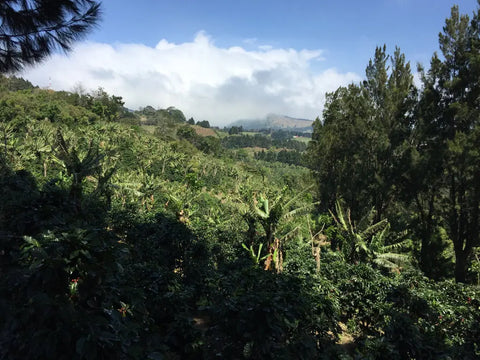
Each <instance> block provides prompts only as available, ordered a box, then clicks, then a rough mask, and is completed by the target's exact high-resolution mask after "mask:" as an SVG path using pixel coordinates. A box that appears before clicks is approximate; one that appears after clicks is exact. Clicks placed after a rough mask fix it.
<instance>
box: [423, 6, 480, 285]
mask: <svg viewBox="0 0 480 360" xmlns="http://www.w3.org/2000/svg"><path fill="white" fill-rule="evenodd" d="M479 24H480V10H477V12H476V13H475V14H474V16H473V18H472V19H471V20H470V18H469V16H467V15H460V14H459V11H458V7H457V6H454V7H453V8H452V11H451V16H450V18H448V19H447V20H446V23H445V26H444V28H443V33H440V34H439V43H440V50H441V55H442V57H439V56H438V55H437V54H435V55H434V56H433V57H432V60H431V66H430V70H429V71H428V73H426V74H425V73H424V74H423V83H424V91H423V93H422V97H421V101H420V107H419V116H418V121H417V124H416V129H417V131H418V133H419V136H418V140H417V149H418V152H419V154H420V158H421V162H423V163H424V164H426V169H427V171H424V172H423V174H424V179H425V181H423V183H424V191H423V196H425V193H429V194H430V195H429V202H430V205H429V216H430V217H432V218H433V216H435V215H436V217H437V218H438V217H440V218H442V219H444V222H445V226H446V228H447V231H448V235H449V238H450V239H451V240H452V242H453V247H454V251H455V279H456V280H457V281H459V282H464V281H465V280H466V269H467V265H468V260H469V257H470V256H471V255H472V251H473V248H474V247H475V246H479V245H480V238H479V230H480V229H479V220H480V166H479V164H480V153H479V151H478V149H479V148H480V84H479V78H480V27H479ZM435 204H437V210H436V211H435ZM425 256H427V254H425Z"/></svg>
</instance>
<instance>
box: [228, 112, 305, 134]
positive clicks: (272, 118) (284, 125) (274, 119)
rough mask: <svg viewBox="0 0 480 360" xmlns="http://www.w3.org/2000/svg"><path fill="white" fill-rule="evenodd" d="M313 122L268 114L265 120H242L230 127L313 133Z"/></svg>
mask: <svg viewBox="0 0 480 360" xmlns="http://www.w3.org/2000/svg"><path fill="white" fill-rule="evenodd" d="M312 124H313V121H312V120H308V119H299V118H294V117H290V116H285V115H278V114H268V115H267V116H266V117H265V118H263V119H240V120H236V121H234V122H232V123H231V124H230V126H242V127H243V128H244V129H245V130H259V129H285V130H287V129H288V130H298V131H303V132H311V131H312Z"/></svg>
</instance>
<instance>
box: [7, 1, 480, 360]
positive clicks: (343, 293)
mask: <svg viewBox="0 0 480 360" xmlns="http://www.w3.org/2000/svg"><path fill="white" fill-rule="evenodd" d="M479 15H480V14H478V13H477V14H475V16H474V18H473V20H472V21H471V22H470V20H469V19H468V17H466V16H460V15H459V14H458V10H457V8H453V10H452V17H451V18H450V19H449V20H447V25H446V27H445V31H444V34H443V35H442V36H441V38H440V39H441V50H442V52H443V56H444V57H443V58H442V59H441V58H439V57H438V56H436V55H435V56H434V57H433V59H432V64H431V67H430V70H429V71H428V72H424V73H423V80H422V81H423V87H422V88H420V89H417V88H416V87H415V85H414V83H413V78H412V75H411V72H410V66H409V64H408V62H406V61H405V57H404V56H403V55H402V54H401V53H400V51H399V50H396V51H395V52H394V54H393V56H392V57H391V60H392V67H391V69H389V68H388V66H387V62H388V60H389V58H390V57H389V56H388V55H387V54H386V49H385V48H384V47H383V48H378V49H377V51H376V52H375V56H374V59H373V60H372V61H371V63H370V64H369V65H368V67H367V80H366V81H365V82H364V83H362V84H358V85H355V84H352V85H350V86H348V87H346V88H340V89H338V90H337V91H336V92H334V93H332V94H329V95H328V100H327V104H326V106H325V112H324V116H323V121H320V120H317V121H316V122H315V126H314V133H313V135H312V141H311V142H310V143H309V145H308V148H307V150H306V151H304V150H305V143H303V142H299V141H297V140H296V139H293V136H292V134H288V133H281V132H270V133H268V134H267V133H257V134H246V133H244V132H243V131H241V130H243V129H235V130H234V131H230V133H228V132H227V131H220V130H218V129H212V128H210V124H208V121H201V122H197V123H196V122H195V120H193V119H190V120H186V118H185V116H184V115H183V113H182V112H181V111H180V110H179V109H175V108H173V107H170V108H167V109H154V108H153V107H151V106H147V107H145V108H143V109H141V110H138V111H129V110H128V109H125V108H124V107H123V101H122V98H121V97H119V96H114V95H110V94H107V93H106V92H105V91H104V90H102V89H98V90H97V91H94V92H92V93H90V94H87V93H85V92H83V91H77V92H74V93H70V92H54V91H50V90H42V89H38V88H34V87H33V86H32V84H30V83H28V82H27V81H24V80H23V79H19V78H14V77H10V78H7V77H4V76H2V77H1V78H0V138H1V146H0V189H1V192H0V311H1V313H2V317H0V358H2V359H50V358H55V359H57V358H58V359H63V358H64V359H93V358H100V359H184V358H187V359H189V358H191V359H198V358H206V359H210V358H246V359H314V358H325V359H329V358H332V359H337V358H342V359H354V358H359V359H413V358H415V359H448V358H450V359H474V358H478V357H479V356H480V343H479V339H480V328H479V326H478V324H480V290H479V288H478V285H479V283H480V280H479V277H480V267H479V262H478V249H477V247H478V245H479V243H478V236H479V235H478V231H477V230H478V220H479V219H478V217H479V210H480V208H479V201H480V188H479V186H480V179H479V176H480V168H479V164H480V162H479V161H478V160H480V159H478V156H479V152H478V149H480V143H479V139H480V137H479V134H480V133H479V124H478V119H479V114H478V111H479V110H478V109H479V104H478V101H479V94H480V92H479V90H480V89H479V84H478V78H480V77H479V76H478V75H480V74H479V73H478V70H479V69H480V68H479V67H478V64H479V59H480V56H479V54H480V49H479V48H478V45H479V44H480V42H479V39H480V36H479V33H478V29H479V28H478V23H479V20H480V18H479ZM195 124H197V125H195ZM207 125H208V126H207ZM230 130H231V129H230ZM260 142H261V145H260ZM252 147H253V149H252ZM258 148H262V149H260V150H259V149H258ZM292 154H295V155H292ZM294 156H296V157H295V158H294ZM282 159H283V160H282ZM292 159H293V160H292ZM292 164H295V165H292ZM299 164H308V166H309V167H310V168H311V169H307V168H306V167H304V166H298V165H299ZM454 279H456V280H457V281H454Z"/></svg>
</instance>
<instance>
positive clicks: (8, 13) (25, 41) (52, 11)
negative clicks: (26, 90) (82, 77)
mask: <svg viewBox="0 0 480 360" xmlns="http://www.w3.org/2000/svg"><path fill="white" fill-rule="evenodd" d="M99 18H100V3H99V2H98V1H94V0H2V1H1V2H0V73H7V72H13V71H17V70H20V69H21V68H22V67H24V66H25V65H30V64H34V63H37V62H38V61H41V60H42V59H44V58H45V57H47V56H48V55H50V54H51V53H52V52H53V51H54V50H55V49H57V48H59V49H62V50H64V51H68V50H70V47H71V45H72V43H73V42H74V41H76V40H78V39H80V38H82V37H83V36H84V35H85V34H86V32H87V31H89V30H91V29H92V27H94V26H95V25H96V23H97V22H98V20H99Z"/></svg>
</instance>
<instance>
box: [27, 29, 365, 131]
mask: <svg viewBox="0 0 480 360" xmlns="http://www.w3.org/2000/svg"><path fill="white" fill-rule="evenodd" d="M321 59H322V51H321V50H300V51H298V50H294V49H282V48H273V47H258V49H257V50H254V51H249V50H245V49H244V48H242V47H239V46H234V47H230V48H221V47H218V46H216V45H215V44H214V42H213V41H212V39H211V38H210V37H209V36H208V35H206V34H205V33H204V32H199V33H198V34H197V35H196V36H195V38H194V40H193V41H192V42H186V43H182V44H174V43H170V42H168V41H167V40H165V39H162V40H161V41H160V42H159V43H158V44H157V45H156V46H155V47H154V48H153V47H148V46H145V45H142V44H118V45H114V46H113V45H108V44H100V43H91V42H86V43H80V44H78V45H77V46H76V48H75V49H74V51H73V52H72V53H71V54H70V55H68V56H64V55H60V54H58V55H54V56H52V57H51V58H49V59H48V60H47V61H45V62H44V63H42V64H40V65H38V66H36V67H34V68H30V69H27V70H25V71H24V74H23V76H24V77H26V78H27V79H29V80H30V81H32V82H33V83H35V84H38V85H40V86H46V85H48V84H49V83H51V84H52V87H53V88H54V89H57V90H59V89H63V90H70V89H72V88H73V87H74V85H75V84H78V83H80V84H82V85H83V87H85V88H87V89H96V88H97V87H99V86H101V87H103V88H104V89H105V90H106V91H107V92H108V93H110V94H115V95H120V96H122V97H123V99H124V101H125V103H126V106H128V107H129V108H132V109H137V108H138V107H141V106H146V105H152V106H154V107H158V108H166V107H168V106H175V107H177V108H179V109H181V110H182V111H183V112H184V113H185V115H186V116H188V117H189V116H193V117H194V118H195V119H197V120H203V119H207V120H209V121H210V122H211V123H213V124H217V125H224V124H227V123H228V122H231V121H233V120H236V119H239V118H261V117H264V116H265V115H266V114H268V113H279V114H284V115H289V116H294V117H302V118H310V119H313V118H315V117H316V116H318V115H320V114H321V111H322V108H323V103H324V100H325V96H324V95H325V92H328V91H333V90H335V89H336V88H337V87H339V86H341V85H345V84H348V83H350V82H352V81H358V80H359V79H360V77H359V76H358V75H356V74H354V73H339V72H338V71H337V70H335V69H327V70H324V71H322V72H314V71H313V70H312V67H311V62H312V61H317V60H321ZM316 67H318V66H316Z"/></svg>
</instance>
